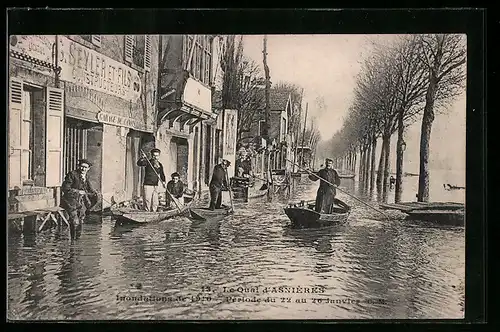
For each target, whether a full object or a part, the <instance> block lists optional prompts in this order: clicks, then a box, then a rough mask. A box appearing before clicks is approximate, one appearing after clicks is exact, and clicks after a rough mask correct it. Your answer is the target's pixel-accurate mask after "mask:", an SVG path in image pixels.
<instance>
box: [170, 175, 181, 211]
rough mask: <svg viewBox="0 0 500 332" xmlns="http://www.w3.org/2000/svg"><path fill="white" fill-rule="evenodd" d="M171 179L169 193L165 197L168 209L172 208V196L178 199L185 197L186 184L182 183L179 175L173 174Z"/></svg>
mask: <svg viewBox="0 0 500 332" xmlns="http://www.w3.org/2000/svg"><path fill="white" fill-rule="evenodd" d="M171 177H172V180H170V181H168V183H167V193H166V196H165V198H166V199H165V201H166V207H167V208H170V207H171V206H170V204H171V202H172V197H170V195H172V196H174V197H175V198H176V199H179V198H181V197H182V196H183V195H184V183H182V181H181V176H180V175H179V173H177V172H175V173H172V175H171ZM169 193H170V194H169Z"/></svg>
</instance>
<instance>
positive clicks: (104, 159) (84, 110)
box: [58, 36, 155, 208]
mask: <svg viewBox="0 0 500 332" xmlns="http://www.w3.org/2000/svg"><path fill="white" fill-rule="evenodd" d="M107 38H108V39H109V40H110V41H111V40H115V39H116V36H102V41H103V43H102V45H107V44H108V43H107V42H106V41H107ZM78 40H79V39H78V38H76V37H75V38H74V39H72V38H69V37H64V36H60V37H59V43H58V47H59V53H58V54H59V55H60V56H59V64H60V66H61V80H62V81H63V82H64V84H65V92H66V140H65V171H66V172H68V171H70V170H72V169H74V168H75V167H76V165H77V163H78V160H79V159H81V158H86V159H88V160H89V161H90V162H91V163H92V164H93V166H92V167H91V169H90V171H89V180H90V181H91V182H92V184H93V186H94V187H95V188H96V189H97V190H98V191H100V192H101V193H102V198H103V207H104V208H105V207H107V206H110V205H111V203H112V202H113V201H115V202H120V201H124V200H129V199H132V198H134V197H136V196H140V187H141V182H142V171H143V170H142V169H141V167H138V166H137V160H138V159H139V158H140V157H141V153H142V152H141V150H143V151H146V153H147V151H149V150H150V149H151V148H152V147H153V146H154V138H153V128H154V120H153V113H154V112H153V110H154V106H155V103H154V98H151V94H152V93H153V91H154V90H151V89H147V87H149V86H150V84H149V83H150V81H151V79H150V78H148V76H147V75H146V74H147V73H146V72H144V71H143V70H140V69H137V68H132V67H131V66H129V65H128V64H126V63H122V62H120V61H117V60H115V59H113V58H110V57H108V56H106V55H105V54H107V53H110V52H109V50H107V49H99V50H96V49H91V48H89V47H87V46H85V45H84V44H81V43H79V42H77V41H78ZM78 54H83V55H84V57H83V58H81V59H79V60H78V56H77V55H78ZM85 59H87V60H88V61H87V60H85ZM80 60H81V61H80ZM84 63H87V65H86V66H85V65H83V64H84ZM152 145H153V146H152Z"/></svg>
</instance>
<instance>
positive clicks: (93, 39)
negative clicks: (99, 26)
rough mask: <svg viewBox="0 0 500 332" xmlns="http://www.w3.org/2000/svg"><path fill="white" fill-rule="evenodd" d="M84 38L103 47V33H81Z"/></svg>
mask: <svg viewBox="0 0 500 332" xmlns="http://www.w3.org/2000/svg"><path fill="white" fill-rule="evenodd" d="M80 37H82V38H83V39H84V40H86V41H88V42H89V43H92V44H94V45H95V46H99V47H101V35H80Z"/></svg>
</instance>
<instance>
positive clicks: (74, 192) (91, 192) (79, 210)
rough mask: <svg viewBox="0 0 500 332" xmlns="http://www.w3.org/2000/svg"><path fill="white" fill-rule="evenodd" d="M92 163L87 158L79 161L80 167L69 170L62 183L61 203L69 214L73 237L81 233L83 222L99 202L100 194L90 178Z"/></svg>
mask: <svg viewBox="0 0 500 332" xmlns="http://www.w3.org/2000/svg"><path fill="white" fill-rule="evenodd" d="M91 166H92V163H90V161H88V160H87V159H81V160H80V161H79V162H78V169H76V170H74V171H71V172H69V173H68V174H66V177H65V178H64V182H63V183H62V185H61V194H62V195H61V204H60V206H61V207H62V208H63V209H64V210H66V212H67V213H68V215H69V224H70V232H71V238H72V239H74V238H75V236H77V235H79V232H80V231H81V227H82V223H83V221H84V219H85V217H86V212H87V210H90V209H91V208H92V207H93V206H94V205H96V204H97V203H98V200H99V194H98V193H97V191H96V190H95V189H94V188H93V187H92V185H91V184H90V181H89V179H88V171H89V169H90V167H91Z"/></svg>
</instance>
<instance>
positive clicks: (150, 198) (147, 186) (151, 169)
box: [137, 148, 165, 212]
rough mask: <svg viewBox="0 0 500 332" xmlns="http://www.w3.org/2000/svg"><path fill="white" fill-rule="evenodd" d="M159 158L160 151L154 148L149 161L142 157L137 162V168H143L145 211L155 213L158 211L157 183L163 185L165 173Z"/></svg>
mask: <svg viewBox="0 0 500 332" xmlns="http://www.w3.org/2000/svg"><path fill="white" fill-rule="evenodd" d="M159 158H160V150H159V149H156V148H155V149H152V150H151V159H149V160H148V159H146V156H144V157H142V158H140V159H139V160H138V161H137V166H141V167H145V171H144V181H143V183H142V197H143V199H144V209H145V210H146V211H152V212H156V210H157V209H158V182H159V181H160V180H161V182H162V183H163V184H164V183H165V173H164V172H163V165H162V164H161V163H160V161H159ZM158 176H159V178H158Z"/></svg>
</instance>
